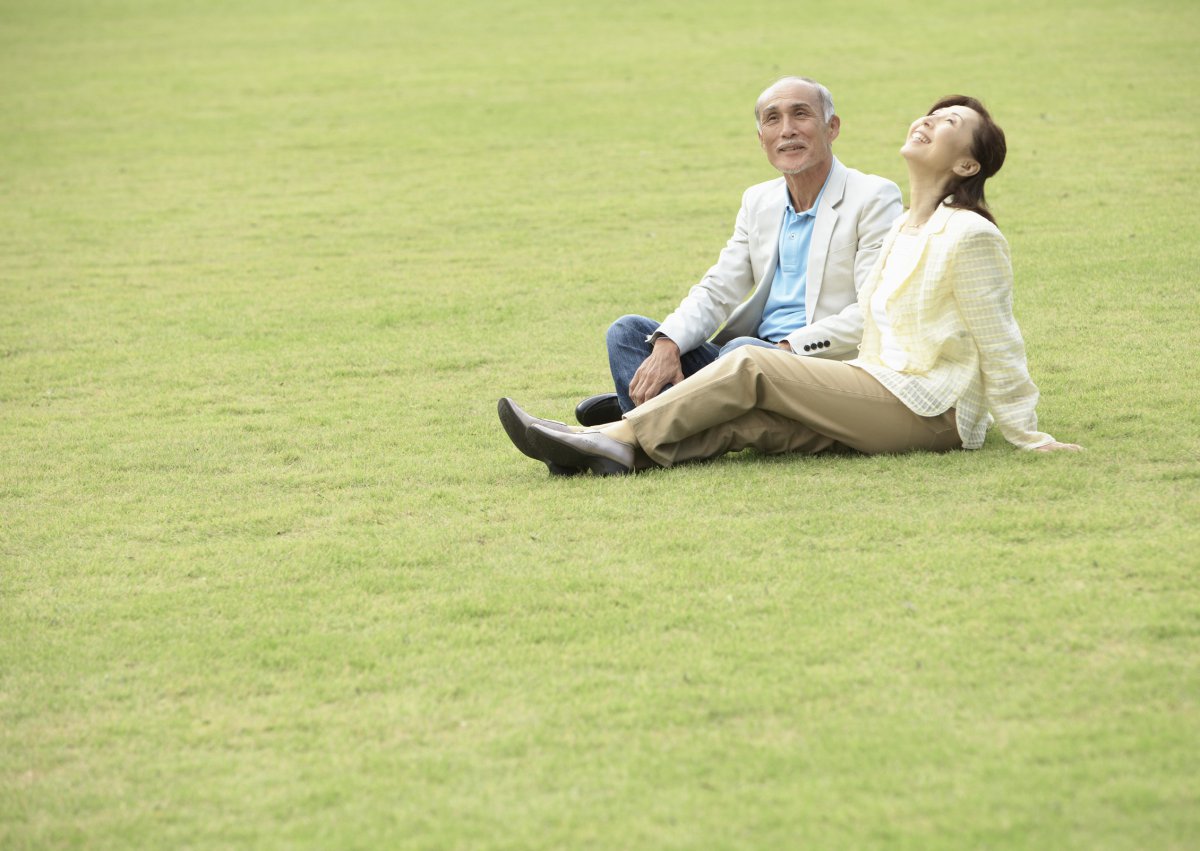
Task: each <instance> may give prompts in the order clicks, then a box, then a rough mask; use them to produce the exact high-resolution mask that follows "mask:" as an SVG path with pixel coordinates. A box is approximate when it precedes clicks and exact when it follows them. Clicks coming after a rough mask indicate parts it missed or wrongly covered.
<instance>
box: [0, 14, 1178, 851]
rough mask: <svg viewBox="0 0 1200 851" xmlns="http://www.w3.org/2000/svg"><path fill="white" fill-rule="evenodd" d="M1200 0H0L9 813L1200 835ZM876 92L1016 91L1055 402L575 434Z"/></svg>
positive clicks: (1090, 837) (812, 842)
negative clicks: (596, 457)
mask: <svg viewBox="0 0 1200 851" xmlns="http://www.w3.org/2000/svg"><path fill="white" fill-rule="evenodd" d="M1198 46H1200V6H1198V5H1197V4H1195V3H1194V2H1191V0H1174V1H1173V0H1142V2H1138V3H1133V2H1111V0H1098V2H1091V1H1089V2H1083V0H1073V2H1061V3H1059V2H1028V0H1013V2H1007V3H995V4H964V3H949V2H941V0H930V2H922V3H906V2H886V3H885V2H867V3H855V2H847V3H839V4H819V5H813V6H806V5H805V4H796V3H765V2H753V0H751V2H746V3H728V2H720V3H716V2H696V3H688V4H682V3H671V2H666V0H646V2H641V3H637V4H615V5H608V4H598V3H583V2H575V0H565V2H558V3H554V4H550V3H533V2H528V1H527V0H506V1H505V2H501V0H497V2H486V0H463V2H459V3H455V4H423V3H416V2H413V0H406V2H386V0H347V2H338V3H332V2H313V1H312V0H310V1H309V2H282V0H242V2H238V0H215V1H214V2H209V3H185V2H180V0H136V1H135V0H91V2H85V0H74V2H68V0H0V848H4V849H34V848H36V849H43V848H113V849H125V848H230V847H253V848H364V849H365V848H404V849H542V848H545V849H551V848H554V849H558V848H564V849H565V848H569V849H584V848H594V849H621V848H638V849H674V848H706V849H708V848H712V849H734V848H738V849H782V848H813V849H834V848H836V849H871V848H907V849H968V848H969V849H976V848H989V849H1088V850H1089V851H1092V849H1188V848H1196V847H1200V793H1198V792H1197V789H1198V786H1197V777H1198V776H1200V707H1198V705H1197V704H1198V701H1200V670H1198V668H1200V666H1198V660H1200V592H1198V590H1197V568H1198V567H1200V532H1198V531H1197V528H1198V525H1200V498H1198V493H1200V488H1198V484H1200V416H1198V415H1197V400H1198V399H1200V380H1198V379H1197V377H1196V376H1197V373H1196V368H1195V361H1196V359H1197V356H1198V355H1200V323H1198V319H1200V298H1198V296H1197V281H1198V279H1200V247H1198V244H1200V241H1198V240H1197V236H1196V234H1197V232H1198V231H1200V214H1198V212H1197V202H1196V199H1195V197H1194V193H1195V191H1196V187H1197V185H1198V184H1200V180H1198V178H1200V165H1198V161H1197V158H1196V137H1197V131H1198V130H1200V120H1198V119H1197V115H1198V114H1200V65H1198V64H1197V62H1196V54H1197V48H1198ZM784 73H801V74H808V75H812V76H815V77H817V78H819V79H821V80H823V81H824V82H826V83H827V84H828V85H829V86H830V87H831V88H832V90H833V92H834V95H835V97H836V99H837V105H838V110H839V112H840V114H841V115H842V117H843V122H844V123H843V131H842V135H841V137H840V139H839V140H838V142H837V144H836V146H835V150H836V152H837V153H838V154H839V156H840V157H841V158H842V159H843V161H845V162H847V163H848V164H850V165H852V166H855V167H857V168H860V169H862V170H865V171H873V172H876V173H880V174H884V175H886V176H888V177H891V178H893V179H895V180H897V181H899V182H901V183H902V184H903V177H904V172H903V167H902V163H901V160H900V158H899V157H898V155H897V153H896V151H897V149H898V148H899V146H900V144H901V141H902V137H903V133H904V130H905V128H906V127H907V125H908V122H909V121H910V120H911V119H912V118H913V117H914V116H915V115H916V114H918V113H919V111H921V110H923V109H925V108H926V107H927V106H928V105H929V104H930V103H931V102H932V101H933V100H934V99H935V98H937V97H938V96H940V95H942V94H945V93H948V92H955V91H964V92H967V93H970V94H975V95H977V96H979V97H981V98H983V99H984V100H985V102H987V103H988V104H989V106H990V107H992V109H993V111H994V113H995V114H996V116H997V118H998V119H999V121H1000V122H1001V124H1002V125H1003V126H1004V127H1005V129H1006V131H1007V133H1008V138H1009V151H1010V153H1009V159H1008V163H1007V165H1006V166H1005V169H1004V171H1003V172H1002V173H1001V174H1000V176H999V177H998V178H997V179H996V180H995V181H994V188H991V189H990V190H989V195H990V197H991V200H992V204H993V207H994V209H995V211H996V213H997V217H998V219H999V222H1000V225H1001V227H1002V228H1003V230H1004V231H1005V233H1006V235H1007V236H1008V239H1009V242H1010V244H1011V246H1012V252H1013V258H1014V264H1015V268H1016V276H1017V293H1016V299H1017V315H1018V318H1019V320H1020V322H1021V324H1022V328H1023V331H1024V333H1025V337H1026V340H1027V344H1028V349H1029V359H1030V365H1031V369H1032V372H1033V375H1034V378H1035V380H1036V381H1037V382H1038V384H1039V385H1040V387H1041V389H1042V402H1041V404H1040V406H1039V414H1040V418H1041V424H1042V426H1043V427H1044V428H1045V429H1046V430H1048V431H1049V432H1051V433H1052V434H1054V435H1055V436H1056V437H1058V438H1060V439H1062V440H1070V441H1076V442H1079V443H1082V444H1084V445H1085V446H1086V447H1087V448H1088V451H1087V452H1086V453H1085V454H1083V455H1078V456H1067V455H1065V454H1064V455H1053V456H1040V455H1033V454H1022V453H1018V452H1016V451H1014V450H1012V449H1011V448H1010V447H1009V446H1008V445H1007V444H1005V443H1004V442H1003V440H1001V439H1000V438H999V436H998V435H993V436H992V437H991V438H990V439H989V442H988V444H987V446H986V447H985V448H984V449H983V450H981V451H979V452H974V453H959V454H955V455H951V456H945V457H933V456H922V455H915V456H908V457H898V458H888V457H882V458H862V457H837V458H815V459H814V458H800V457H795V458H792V457H783V458H780V457H770V458H767V457H761V456H756V455H754V454H753V453H743V454H742V455H737V456H729V457H727V458H724V459H721V460H719V461H716V462H713V463H709V464H703V465H694V466H687V467H681V468H678V469H675V470H670V471H656V472H652V473H647V474H643V475H639V476H636V477H631V478H626V479H597V478H593V477H585V478H581V479H571V480H562V479H550V478H548V477H547V476H546V473H545V469H544V467H542V466H540V465H537V464H534V463H532V462H530V461H529V460H528V459H526V458H524V457H523V456H521V455H519V454H518V453H517V452H516V451H515V450H514V449H513V448H512V446H511V445H510V444H509V442H508V441H507V439H506V438H505V436H504V434H503V432H502V431H501V430H500V428H499V426H498V423H497V421H496V416H495V402H496V399H497V398H498V397H499V396H502V395H511V396H513V397H514V398H516V399H518V400H519V401H520V402H521V403H522V404H523V405H525V406H526V407H528V408H529V409H530V410H532V411H534V412H536V413H538V414H541V415H543V416H552V417H555V418H566V417H568V416H569V414H570V411H571V408H572V407H573V405H574V403H575V401H576V400H577V399H578V398H580V397H582V396H584V395H587V394H590V393H593V392H598V391H600V390H605V389H607V385H608V375H607V367H606V362H605V356H604V348H603V332H604V329H605V328H606V326H607V325H608V323H609V322H610V321H611V320H612V319H613V318H615V317H616V316H618V315H620V314H622V313H626V312H637V313H645V314H648V315H652V316H662V315H665V314H666V313H667V312H668V311H669V310H670V309H671V308H672V307H673V306H674V305H675V304H676V303H677V302H678V299H679V298H680V297H681V295H682V294H683V292H684V291H685V290H686V288H687V287H688V286H690V285H691V284H692V283H693V282H694V281H695V280H696V279H698V277H699V276H700V275H701V274H702V273H703V272H704V270H705V269H706V268H707V267H708V266H709V264H710V263H711V262H712V261H713V260H714V259H715V257H716V253H717V251H718V250H719V248H720V247H721V246H722V245H723V244H724V242H725V240H726V238H727V237H728V234H729V231H730V229H731V227H732V224H733V217H734V214H735V212H736V209H737V203H738V199H739V198H740V195H741V192H742V190H743V189H744V188H745V187H746V186H748V185H749V184H751V183H754V182H757V181H759V180H764V179H767V178H769V177H771V176H772V175H771V172H770V168H769V166H768V165H767V163H766V162H765V158H764V157H763V155H762V152H761V151H760V150H759V149H758V148H757V145H756V140H755V138H754V126H753V120H752V115H751V107H752V104H753V100H754V98H755V96H756V95H757V94H758V92H759V91H760V90H761V89H762V88H763V87H764V86H765V85H766V84H767V83H769V82H771V81H772V80H773V79H774V78H776V77H778V76H779V75H781V74H784Z"/></svg>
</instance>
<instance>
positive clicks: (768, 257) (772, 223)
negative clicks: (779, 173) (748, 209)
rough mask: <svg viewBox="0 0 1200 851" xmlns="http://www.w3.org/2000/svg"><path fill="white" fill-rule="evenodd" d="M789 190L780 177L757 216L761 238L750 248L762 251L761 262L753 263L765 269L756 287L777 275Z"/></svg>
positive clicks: (756, 223)
mask: <svg viewBox="0 0 1200 851" xmlns="http://www.w3.org/2000/svg"><path fill="white" fill-rule="evenodd" d="M787 192H788V190H787V182H786V181H784V180H783V178H780V179H779V186H778V187H777V189H776V191H775V192H774V193H773V194H772V195H771V198H770V200H768V201H767V202H766V203H764V204H763V205H762V207H761V208H760V209H759V211H758V213H757V215H756V216H755V226H756V227H757V229H758V236H759V240H758V244H757V245H755V244H753V243H752V244H751V246H750V249H751V251H755V250H757V251H758V252H760V255H759V258H757V259H758V260H759V262H758V263H755V264H753V265H754V267H755V268H758V269H762V270H763V273H762V275H761V276H759V279H758V280H757V281H755V282H754V284H755V287H756V289H757V288H761V287H762V286H763V285H764V284H769V283H770V282H771V279H772V278H773V277H775V266H776V265H777V264H778V263H779V226H780V223H781V222H783V208H784V207H786V206H787Z"/></svg>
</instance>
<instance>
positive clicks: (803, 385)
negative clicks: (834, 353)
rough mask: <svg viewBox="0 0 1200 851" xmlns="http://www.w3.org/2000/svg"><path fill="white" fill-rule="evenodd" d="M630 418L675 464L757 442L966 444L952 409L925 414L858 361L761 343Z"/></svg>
mask: <svg viewBox="0 0 1200 851" xmlns="http://www.w3.org/2000/svg"><path fill="white" fill-rule="evenodd" d="M762 412H765V413H767V414H772V415H774V416H772V417H762V416H758V415H757V414H760V413H762ZM625 422H626V423H627V424H629V425H630V426H631V428H632V431H633V433H634V435H635V436H636V437H637V443H638V445H639V446H640V447H641V449H642V450H644V451H645V452H646V454H647V455H648V456H649V457H650V458H651V459H653V460H654V461H655V463H658V464H661V465H663V466H666V467H669V466H671V465H672V464H676V463H679V462H680V461H687V460H693V459H696V458H711V457H714V456H716V455H720V454H721V453H723V452H728V451H736V450H737V449H744V448H747V447H755V448H759V449H761V450H762V451H765V452H796V451H804V452H821V451H824V450H826V449H829V448H831V447H833V446H834V445H836V444H840V445H842V446H847V447H850V448H851V449H856V450H858V451H860V452H868V453H875V452H906V451H910V450H914V449H925V450H933V451H943V450H946V449H951V448H955V447H957V446H961V445H962V442H961V439H960V438H959V436H958V433H957V429H956V427H955V421H954V413H953V411H952V410H951V411H947V412H946V413H945V414H942V415H939V416H935V417H921V416H918V415H916V414H914V413H913V412H912V411H910V410H909V409H908V407H907V406H906V405H905V404H904V403H903V402H901V401H900V400H899V399H897V398H896V397H895V396H893V395H892V394H891V393H890V392H889V391H888V390H887V389H886V388H885V387H884V386H883V385H882V384H880V383H879V382H878V381H876V380H875V379H874V378H872V377H871V375H870V373H868V372H866V371H865V370H862V369H859V368H858V367H853V366H850V365H849V364H846V363H843V362H841V361H834V360H826V359H824V358H811V357H803V356H799V355H793V354H789V353H788V352H784V351H782V350H778V349H776V350H769V349H762V348H755V347H745V348H741V349H738V350H736V351H734V352H731V353H730V354H729V355H727V356H725V357H723V358H720V359H718V360H717V361H716V362H715V363H713V364H712V365H710V366H708V367H706V368H704V369H703V370H701V371H700V372H698V373H696V374H695V375H694V376H692V377H691V378H689V379H688V380H687V381H686V382H684V383H683V384H680V385H679V386H678V387H673V388H671V389H670V390H667V391H666V392H664V393H662V394H660V395H659V396H657V397H655V398H654V399H651V400H650V401H648V402H646V403H645V404H644V405H642V406H641V407H639V408H636V409H635V410H633V411H631V412H630V413H628V414H627V415H626V419H625Z"/></svg>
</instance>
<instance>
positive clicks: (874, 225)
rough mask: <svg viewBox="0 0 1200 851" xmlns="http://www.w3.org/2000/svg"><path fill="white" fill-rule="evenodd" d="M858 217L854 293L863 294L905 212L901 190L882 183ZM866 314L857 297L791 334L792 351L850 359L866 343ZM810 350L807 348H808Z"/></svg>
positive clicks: (884, 182)
mask: <svg viewBox="0 0 1200 851" xmlns="http://www.w3.org/2000/svg"><path fill="white" fill-rule="evenodd" d="M880 184H881V185H880V187H879V190H878V191H876V192H874V193H873V194H872V195H871V197H870V199H869V200H868V201H867V203H866V204H864V205H863V208H862V211H861V213H860V214H859V217H858V226H857V232H858V249H857V251H856V252H855V255H854V291H855V293H861V292H862V288H863V284H865V283H866V282H867V278H868V276H869V275H870V274H871V270H872V269H873V268H874V267H875V263H876V262H877V261H878V260H879V249H880V248H881V247H882V246H883V240H884V237H886V236H887V234H888V231H889V230H891V227H892V223H893V222H895V221H896V219H898V218H899V217H900V216H901V215H902V214H903V213H904V205H903V203H902V202H901V198H900V187H898V186H896V184H894V183H892V182H891V181H890V180H887V181H883V180H881V181H880ZM862 334H863V314H862V308H861V307H859V304H858V299H857V298H855V299H854V300H853V301H852V302H850V304H848V305H846V306H845V307H844V308H842V309H841V310H840V311H838V312H837V313H834V314H832V315H830V316H826V317H824V318H822V319H819V320H817V321H816V322H814V323H812V324H811V325H807V326H805V327H804V328H798V329H797V330H795V331H793V332H792V333H791V334H789V335H788V337H787V340H788V343H789V344H790V345H791V347H792V351H793V352H795V353H796V354H800V355H817V356H821V357H833V358H846V357H851V356H853V355H855V354H857V352H858V345H859V343H861V342H862ZM806 347H807V348H806Z"/></svg>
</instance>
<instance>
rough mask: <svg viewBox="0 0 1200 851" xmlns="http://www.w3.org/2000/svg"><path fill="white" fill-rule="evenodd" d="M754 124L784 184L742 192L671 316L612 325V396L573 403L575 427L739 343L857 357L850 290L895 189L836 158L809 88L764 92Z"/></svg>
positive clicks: (889, 215) (781, 84) (896, 211)
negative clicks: (712, 255)
mask: <svg viewBox="0 0 1200 851" xmlns="http://www.w3.org/2000/svg"><path fill="white" fill-rule="evenodd" d="M754 118H755V121H756V123H757V124H758V139H759V144H761V145H762V148H763V150H764V151H765V152H766V154H767V159H768V160H769V161H770V163H771V165H773V166H774V167H775V168H777V169H778V170H779V171H780V172H782V174H783V176H782V177H779V178H776V179H774V180H770V181H767V182H766V183H760V184H758V185H757V186H751V187H750V188H749V189H747V190H746V192H745V194H744V195H743V196H742V208H741V210H740V211H739V212H738V216H737V222H736V223H735V225H734V229H733V236H732V237H730V239H729V244H728V245H726V246H725V250H724V251H722V252H721V256H720V259H718V260H717V263H716V265H715V266H713V267H712V268H711V269H709V270H708V274H706V275H705V276H704V278H703V279H702V280H701V281H700V283H698V284H696V285H695V286H694V287H692V289H691V291H690V292H689V293H688V295H687V297H686V298H684V300H683V302H682V303H681V304H680V305H679V307H678V309H676V310H675V312H674V313H672V314H671V315H670V316H668V317H667V318H666V319H665V320H664V321H663V322H661V323H659V322H656V321H654V320H653V319H647V318H646V317H644V316H623V317H621V318H620V319H618V320H617V321H616V322H614V323H613V325H612V326H611V327H610V328H609V330H608V337H607V342H608V359H609V366H610V368H611V370H612V376H613V382H614V383H615V384H616V390H617V392H616V393H604V394H601V395H599V396H592V397H590V398H588V399H584V400H583V401H582V402H580V403H579V405H578V407H576V409H575V417H576V419H578V420H579V422H580V423H582V424H583V425H585V426H594V425H600V424H602V423H606V422H612V421H614V420H618V419H620V418H621V414H622V413H624V412H626V411H629V410H631V409H633V408H634V407H635V406H636V405H640V404H642V403H643V402H645V401H646V400H648V399H652V398H654V397H655V396H657V395H658V394H659V393H660V392H662V391H663V390H664V389H665V388H667V387H670V386H671V385H673V384H678V383H679V382H681V381H683V380H684V378H685V377H686V376H689V375H691V374H692V373H694V372H696V371H698V370H700V369H701V368H702V367H705V366H707V365H708V364H710V363H712V362H713V361H714V360H716V359H717V358H718V357H720V356H721V355H722V354H723V353H725V352H727V351H729V350H730V349H732V348H735V347H737V346H742V345H760V346H778V347H779V348H782V349H786V350H788V351H791V352H794V353H795V354H796V355H800V356H812V357H832V358H838V359H843V360H845V359H849V358H852V357H854V356H855V355H856V354H857V349H858V343H859V340H860V338H861V336H862V325H863V322H862V314H861V312H860V310H859V307H858V289H859V287H860V286H861V285H862V283H863V280H864V279H865V278H866V275H867V272H868V271H870V269H871V266H872V265H873V264H874V262H875V257H876V255H877V254H878V252H879V248H880V245H881V244H882V242H883V237H884V235H885V234H886V233H887V231H888V228H889V227H890V226H891V224H892V222H893V221H894V220H895V219H896V218H897V217H898V216H899V215H900V214H901V213H902V212H903V207H902V205H901V201H900V189H899V188H898V187H897V186H896V184H894V183H892V182H891V181H890V180H885V179H884V178H882V177H877V176H875V175H870V174H863V173H862V172H859V171H855V170H854V169H850V168H846V167H845V166H844V165H842V164H841V163H840V162H839V161H838V160H837V158H836V157H835V156H834V155H833V140H834V139H836V138H837V137H838V131H839V130H840V128H841V119H840V118H839V117H838V116H837V114H836V113H835V112H834V108H833V97H832V95H830V93H829V90H828V89H827V88H825V87H824V86H823V85H821V84H820V83H818V82H816V81H815V80H810V79H808V78H807V77H784V78H783V79H781V80H779V81H778V82H776V83H774V84H772V85H771V86H770V87H769V88H768V89H767V90H766V91H764V92H763V93H762V94H761V95H760V96H759V98H758V101H757V102H756V103H755V105H754ZM714 334H715V336H714ZM710 338H711V341H710Z"/></svg>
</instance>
